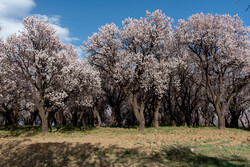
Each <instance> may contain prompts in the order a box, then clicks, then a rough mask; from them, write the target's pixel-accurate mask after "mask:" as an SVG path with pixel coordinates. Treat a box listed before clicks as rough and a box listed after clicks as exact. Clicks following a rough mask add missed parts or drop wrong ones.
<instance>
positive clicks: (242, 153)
mask: <svg viewBox="0 0 250 167" xmlns="http://www.w3.org/2000/svg"><path fill="white" fill-rule="evenodd" d="M5 133H9V132H5ZM249 162H250V133H249V131H246V130H239V129H226V130H224V131H221V130H218V129H215V128H188V127H160V128H158V129H154V128H147V129H146V130H145V132H141V133H139V132H137V129H133V128H132V129H125V128H100V129H92V130H86V131H70V130H69V131H60V130H59V131H56V130H55V129H53V132H52V133H49V134H48V135H47V136H46V137H42V136H41V134H35V135H32V133H31V132H25V133H22V134H21V135H18V137H12V136H8V135H5V136H4V135H2V137H1V138H0V166H237V165H238V166H247V165H250V164H249Z"/></svg>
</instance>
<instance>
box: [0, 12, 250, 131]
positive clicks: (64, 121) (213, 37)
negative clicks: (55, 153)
mask: <svg viewBox="0 0 250 167" xmlns="http://www.w3.org/2000/svg"><path fill="white" fill-rule="evenodd" d="M22 23H23V27H24V29H23V31H21V32H20V34H18V35H17V34H13V35H10V36H9V37H8V38H7V39H6V40H5V41H3V40H0V125H3V126H5V127H8V126H10V127H12V128H15V127H16V126H17V125H42V134H43V135H46V133H47V132H48V128H50V126H52V125H68V126H78V127H79V128H80V127H83V126H96V127H99V126H118V127H123V126H134V125H138V126H139V131H143V130H144V127H145V126H154V127H158V126H184V125H187V126H218V128H219V129H225V127H233V128H235V127H239V126H243V127H245V128H247V127H249V126H250V121H249V110H250V105H249V104H250V93H249V92H250V82H249V81H250V80H249V79H250V78H249V74H250V41H249V31H250V29H249V27H244V26H243V23H242V21H241V20H240V18H239V17H238V16H237V15H236V16H234V17H231V16H230V15H218V14H217V15H212V14H206V15H205V14H203V13H200V14H195V15H192V16H191V17H189V19H188V20H179V21H178V25H177V26H175V27H173V25H172V23H173V19H171V18H169V17H166V16H165V14H163V13H162V12H161V11H160V10H156V11H155V12H152V13H150V12H146V16H145V17H144V18H140V19H133V18H127V19H125V20H124V21H123V22H122V27H121V28H119V27H118V26H116V25H115V24H114V23H112V24H106V25H104V26H102V27H101V28H99V32H97V33H94V34H93V35H92V36H91V37H89V39H88V41H86V42H84V45H83V47H82V49H83V51H84V52H85V59H84V60H81V59H80V58H79V57H78V54H77V52H76V50H75V49H74V47H73V46H72V45H67V44H64V43H63V42H62V41H60V39H59V36H58V35H57V34H56V31H55V29H53V28H52V26H51V25H50V24H49V23H48V22H47V21H46V20H41V19H39V18H36V17H27V18H25V19H23V22H22Z"/></svg>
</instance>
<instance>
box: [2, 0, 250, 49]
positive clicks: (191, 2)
mask: <svg viewBox="0 0 250 167" xmlns="http://www.w3.org/2000/svg"><path fill="white" fill-rule="evenodd" d="M248 5H250V0H239V1H237V0H88V1H87V0H86V1H85V0H0V24H1V25H2V27H3V31H2V32H0V35H1V33H2V36H3V37H4V38H5V37H6V36H7V35H8V34H10V33H13V32H15V31H17V30H18V29H21V25H20V24H21V20H22V18H23V17H26V16H28V15H39V16H41V17H42V18H46V19H48V20H49V21H50V22H51V23H52V24H53V26H54V27H55V28H56V29H57V30H58V33H59V34H60V37H61V39H62V40H63V41H64V42H67V43H72V44H74V45H75V46H76V48H77V49H78V50H80V48H79V46H80V45H82V43H83V41H86V40H87V39H88V36H91V34H92V33H94V32H97V31H98V28H99V27H100V26H102V25H105V24H106V23H112V22H114V23H115V24H117V25H118V26H121V22H122V21H123V20H124V19H125V18H127V17H133V18H140V17H144V16H145V12H146V10H148V11H150V12H152V11H155V10H156V9H161V10H162V11H163V13H165V14H166V15H167V16H169V17H171V18H173V19H174V25H177V21H178V19H187V18H188V17H189V16H191V15H192V14H196V13H200V12H203V13H212V14H216V13H218V14H230V15H235V14H238V15H239V16H240V18H241V19H242V20H243V24H244V26H249V25H250V9H249V10H248V11H247V12H245V10H246V8H247V7H248ZM79 52H80V51H79Z"/></svg>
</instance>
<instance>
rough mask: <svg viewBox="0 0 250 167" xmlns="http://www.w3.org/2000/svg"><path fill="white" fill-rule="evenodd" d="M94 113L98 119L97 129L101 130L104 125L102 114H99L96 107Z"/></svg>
mask: <svg viewBox="0 0 250 167" xmlns="http://www.w3.org/2000/svg"><path fill="white" fill-rule="evenodd" d="M93 112H94V117H95V119H97V124H96V127H97V128H99V127H100V126H101V124H102V121H101V117H100V114H99V113H98V111H97V109H96V106H94V109H93Z"/></svg>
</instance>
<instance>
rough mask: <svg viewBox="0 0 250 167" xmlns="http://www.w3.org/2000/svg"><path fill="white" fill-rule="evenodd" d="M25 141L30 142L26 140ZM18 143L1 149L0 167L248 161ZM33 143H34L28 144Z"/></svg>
mask: <svg viewBox="0 0 250 167" xmlns="http://www.w3.org/2000/svg"><path fill="white" fill-rule="evenodd" d="M21 142H26V141H25V140H23V141H21ZM21 142H19V143H18V144H19V146H18V145H16V141H11V142H8V143H6V144H5V145H4V146H1V147H0V153H1V161H0V166H19V167H24V166H54V167H57V166H58V167H60V166H204V167H206V166H219V167H230V166H236V167H240V166H245V165H246V164H247V160H245V159H241V158H240V157H237V158H235V157H230V158H217V157H207V156H205V155H201V154H196V153H193V152H191V151H189V149H188V148H181V147H175V148H174V147H172V148H166V149H163V150H162V152H160V153H155V152H152V153H149V154H146V153H145V152H142V151H141V148H139V147H138V148H133V149H125V148H121V147H117V146H115V145H112V146H109V147H108V148H104V147H101V146H100V144H95V145H93V144H90V143H83V144H82V143H66V142H63V143H59V142H55V143H51V142H49V143H32V142H31V143H25V145H22V146H20V144H21ZM28 142H30V141H28Z"/></svg>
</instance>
